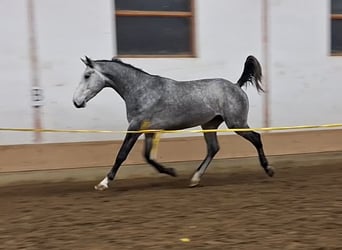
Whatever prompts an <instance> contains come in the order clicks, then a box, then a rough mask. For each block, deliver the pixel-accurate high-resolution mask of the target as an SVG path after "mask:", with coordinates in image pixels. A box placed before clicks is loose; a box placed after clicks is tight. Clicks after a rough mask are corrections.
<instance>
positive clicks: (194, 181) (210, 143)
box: [189, 117, 223, 187]
mask: <svg viewBox="0 0 342 250" xmlns="http://www.w3.org/2000/svg"><path fill="white" fill-rule="evenodd" d="M222 122H223V119H222V118H221V117H215V118H214V119H213V120H211V121H210V122H208V123H206V124H203V125H202V129H217V128H218V126H219V125H220V124H221V123H222ZM204 139H205V142H206V144H207V155H206V157H205V159H204V160H203V161H202V163H201V164H200V166H199V167H198V168H197V170H196V172H195V173H194V174H193V176H192V178H191V181H190V185H189V187H196V186H197V185H198V184H199V183H200V181H201V177H202V176H203V175H204V173H205V171H206V170H207V168H208V166H209V164H210V162H211V161H212V160H213V158H214V156H215V155H216V154H217V152H218V151H219V150H220V146H219V143H218V140H217V134H216V132H208V133H204Z"/></svg>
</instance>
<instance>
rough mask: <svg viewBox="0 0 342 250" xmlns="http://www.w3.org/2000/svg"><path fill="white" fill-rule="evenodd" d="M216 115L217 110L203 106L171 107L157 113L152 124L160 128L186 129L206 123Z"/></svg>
mask: <svg viewBox="0 0 342 250" xmlns="http://www.w3.org/2000/svg"><path fill="white" fill-rule="evenodd" d="M215 116H217V113H216V112H214V111H213V110H211V109H207V108H202V107H197V108H192V109H186V108H173V109H171V108H170V109H166V110H163V111H162V112H160V113H159V114H158V115H155V116H154V117H153V122H152V124H154V125H155V126H156V127H157V128H158V129H166V130H168V129H185V128H190V127H195V126H199V125H202V124H205V123H207V122H209V121H210V120H212V119H213V118H214V117H215Z"/></svg>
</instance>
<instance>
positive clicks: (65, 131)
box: [0, 123, 342, 134]
mask: <svg viewBox="0 0 342 250" xmlns="http://www.w3.org/2000/svg"><path fill="white" fill-rule="evenodd" d="M146 127H147V124H144V126H142V129H141V130H137V131H126V130H96V129H34V128H0V132H1V131H2V132H4V131H11V132H42V133H116V134H126V133H131V134H134V133H135V134H136V133H177V134H179V133H183V134H186V133H211V132H218V133H223V132H243V131H279V130H300V129H318V128H325V129H326V128H339V127H342V124H341V123H335V124H323V125H300V126H284V127H269V128H235V129H193V130H156V129H145V128H146Z"/></svg>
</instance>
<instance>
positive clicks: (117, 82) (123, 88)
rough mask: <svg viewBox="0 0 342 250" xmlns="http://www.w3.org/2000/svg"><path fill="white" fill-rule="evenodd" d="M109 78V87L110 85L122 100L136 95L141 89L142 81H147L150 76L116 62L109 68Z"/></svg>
mask: <svg viewBox="0 0 342 250" xmlns="http://www.w3.org/2000/svg"><path fill="white" fill-rule="evenodd" d="M109 78H110V79H111V80H112V81H111V82H110V86H109V87H112V88H113V89H114V90H115V91H116V92H117V93H118V94H119V95H120V96H121V97H122V98H123V99H124V100H127V99H128V98H129V97H132V95H136V94H137V92H139V90H141V87H142V83H144V82H146V81H149V79H150V78H151V76H150V75H148V74H146V73H144V72H140V71H138V70H135V69H133V68H129V67H126V66H124V65H120V64H118V65H115V67H113V68H112V69H111V73H110V75H109Z"/></svg>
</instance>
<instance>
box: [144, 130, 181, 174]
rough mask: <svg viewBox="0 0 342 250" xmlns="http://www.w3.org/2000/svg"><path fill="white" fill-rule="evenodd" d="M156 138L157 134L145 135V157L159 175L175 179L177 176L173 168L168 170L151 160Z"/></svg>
mask: <svg viewBox="0 0 342 250" xmlns="http://www.w3.org/2000/svg"><path fill="white" fill-rule="evenodd" d="M155 136H156V134H155V133H148V134H145V153H144V157H145V159H146V161H147V163H149V164H150V165H152V166H153V167H154V168H155V169H156V170H157V171H158V172H159V173H162V174H167V175H170V176H173V177H176V176H177V173H176V171H175V170H174V169H173V168H166V167H164V166H163V165H161V164H159V163H158V162H156V161H154V160H153V159H152V158H151V151H152V146H153V139H154V137H155Z"/></svg>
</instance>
